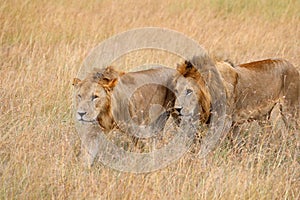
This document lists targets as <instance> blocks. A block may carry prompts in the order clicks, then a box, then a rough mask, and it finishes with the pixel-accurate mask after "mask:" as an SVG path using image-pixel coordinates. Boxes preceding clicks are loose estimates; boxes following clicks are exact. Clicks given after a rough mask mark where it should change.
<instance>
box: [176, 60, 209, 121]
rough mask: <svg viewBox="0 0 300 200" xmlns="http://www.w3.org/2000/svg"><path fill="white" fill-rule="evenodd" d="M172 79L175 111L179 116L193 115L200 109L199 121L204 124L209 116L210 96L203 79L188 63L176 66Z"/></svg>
mask: <svg viewBox="0 0 300 200" xmlns="http://www.w3.org/2000/svg"><path fill="white" fill-rule="evenodd" d="M177 71H178V72H179V74H178V75H177V76H176V77H175V78H174V83H175V84H174V91H175V94H176V97H177V99H176V102H175V109H176V110H177V111H178V112H179V114H180V115H190V114H193V113H194V112H195V111H196V110H197V109H200V110H199V112H200V120H201V122H204V123H206V122H207V121H208V119H209V116H210V109H211V96H210V93H209V91H208V88H207V86H206V84H205V82H204V80H203V77H202V76H201V74H200V73H199V72H198V70H197V69H196V68H195V67H194V66H193V64H192V63H191V62H190V61H185V62H184V63H182V64H181V65H178V66H177Z"/></svg>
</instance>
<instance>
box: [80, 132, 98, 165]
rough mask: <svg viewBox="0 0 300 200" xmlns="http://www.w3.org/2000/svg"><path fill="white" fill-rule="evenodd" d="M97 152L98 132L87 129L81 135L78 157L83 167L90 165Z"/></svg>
mask: <svg viewBox="0 0 300 200" xmlns="http://www.w3.org/2000/svg"><path fill="white" fill-rule="evenodd" d="M98 152H99V137H98V133H97V132H96V131H95V130H93V129H90V130H87V131H86V132H85V133H84V134H82V135H81V153H80V159H81V161H82V162H83V165H84V166H85V167H91V166H92V165H93V163H94V160H95V158H96V156H97V154H98Z"/></svg>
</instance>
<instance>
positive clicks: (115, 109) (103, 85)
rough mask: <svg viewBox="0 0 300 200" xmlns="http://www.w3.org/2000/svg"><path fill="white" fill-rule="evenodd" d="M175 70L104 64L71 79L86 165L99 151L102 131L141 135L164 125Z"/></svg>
mask: <svg viewBox="0 0 300 200" xmlns="http://www.w3.org/2000/svg"><path fill="white" fill-rule="evenodd" d="M174 73H176V70H175V69H170V68H165V67H160V68H154V69H149V70H143V71H137V72H128V73H124V72H120V71H117V70H115V69H114V68H112V67H107V68H105V69H95V70H94V71H93V72H91V73H90V74H88V75H87V77H86V78H85V79H84V80H80V79H78V78H75V79H74V80H73V85H74V86H75V89H76V92H75V94H76V119H77V121H78V122H80V123H81V124H82V125H83V126H85V130H84V131H81V132H82V135H80V137H81V148H82V150H81V153H82V154H83V155H82V157H83V159H84V160H85V161H84V162H85V164H86V165H87V166H91V165H92V164H93V161H94V158H95V157H96V155H97V154H98V149H99V137H98V136H99V134H101V133H108V132H110V131H112V130H113V129H119V130H121V131H125V132H127V133H130V134H132V135H133V136H135V137H140V136H143V135H145V134H146V133H145V132H150V133H153V132H157V131H161V130H162V129H163V128H164V125H165V123H166V120H167V119H168V117H169V110H170V109H171V108H173V106H174V102H175V96H174V93H173V92H172V91H171V90H170V89H169V88H168V87H169V85H170V84H171V82H172V78H173V77H174ZM145 127H146V128H145ZM140 132H142V133H140Z"/></svg>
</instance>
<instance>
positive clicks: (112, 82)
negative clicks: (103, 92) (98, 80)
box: [103, 78, 118, 90]
mask: <svg viewBox="0 0 300 200" xmlns="http://www.w3.org/2000/svg"><path fill="white" fill-rule="evenodd" d="M117 82H118V79H117V78H114V79H112V80H109V82H108V83H107V84H105V85H103V86H104V87H105V88H107V89H108V90H112V89H113V88H114V87H115V86H116V85H117Z"/></svg>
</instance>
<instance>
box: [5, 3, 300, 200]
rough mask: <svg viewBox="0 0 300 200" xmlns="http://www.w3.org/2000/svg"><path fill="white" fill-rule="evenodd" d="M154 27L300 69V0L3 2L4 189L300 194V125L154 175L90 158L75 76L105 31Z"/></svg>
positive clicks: (103, 195) (28, 192)
mask: <svg viewBox="0 0 300 200" xmlns="http://www.w3.org/2000/svg"><path fill="white" fill-rule="evenodd" d="M146 26H156V27H164V28H170V29H173V30H177V31H179V32H182V33H184V34H185V35H187V36H188V37H191V38H193V39H195V40H196V41H198V42H199V44H201V45H203V46H204V47H205V48H206V49H208V50H209V52H212V53H216V54H221V55H222V56H224V57H228V58H231V59H232V60H233V61H234V62H235V63H242V62H247V61H252V60H257V59H263V58H270V57H282V58H285V59H287V60H289V61H290V62H291V63H293V64H294V65H295V66H296V67H297V68H298V69H299V63H300V56H299V55H300V1H297V0H277V1H273V0H254V1H247V0H239V1H231V0H212V1H210V0H202V1H196V0H183V1H170V0H167V1H161V0H160V1H158V0H153V1H149V0H147V1H133V0H124V1H108V0H102V1H100V0H99V1H98V0H89V1H71V0H63V1H50V2H49V1H44V0H41V1H27V0H25V1H24V0H23V1H19V0H11V1H3V0H2V1H0V29H1V32H0V199H299V198H300V164H299V163H300V156H299V153H300V150H299V149H300V139H299V131H298V132H297V131H296V132H295V131H288V132H284V133H275V132H271V133H270V132H269V133H267V132H261V131H253V130H252V131H251V130H249V131H245V132H244V133H243V135H242V137H241V140H242V141H243V142H242V145H238V146H236V145H234V144H232V143H229V142H226V141H224V142H223V143H222V144H221V145H220V147H219V148H218V149H217V150H216V151H215V152H214V153H213V154H211V155H210V156H208V157H207V159H206V160H205V161H203V160H199V159H197V158H195V155H194V154H193V153H188V154H187V155H186V156H184V157H183V158H182V159H180V160H179V161H176V162H175V163H173V164H171V165H170V166H169V167H167V168H164V169H162V170H160V171H157V172H152V173H148V174H140V175H137V174H131V173H122V172H118V171H114V170H112V169H109V168H107V167H105V166H103V165H102V164H101V163H97V164H96V165H95V166H94V167H93V168H92V169H90V170H87V169H84V168H83V167H81V165H80V163H79V161H78V158H77V154H78V151H79V150H78V149H79V146H80V140H79V137H78V136H77V133H76V130H75V127H74V121H73V118H72V112H73V111H72V95H73V88H72V86H71V80H72V78H73V77H75V76H76V74H77V72H78V70H79V68H80V65H81V63H82V61H83V60H84V58H85V57H86V56H87V55H88V53H89V52H90V51H91V50H92V48H93V47H95V46H96V45H98V44H99V43H100V42H101V41H103V40H105V39H107V38H109V37H110V36H113V35H114V34H117V33H120V32H123V31H126V30H129V29H132V28H137V27H146ZM135 59H136V62H141V61H140V59H142V58H141V57H136V58H135V57H132V58H131V60H134V61H135ZM152 59H157V57H155V56H153V58H152ZM158 60H159V59H158ZM128 63H130V62H128ZM127 67H128V66H127ZM128 68H129V67H128ZM266 88H267V86H266Z"/></svg>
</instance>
